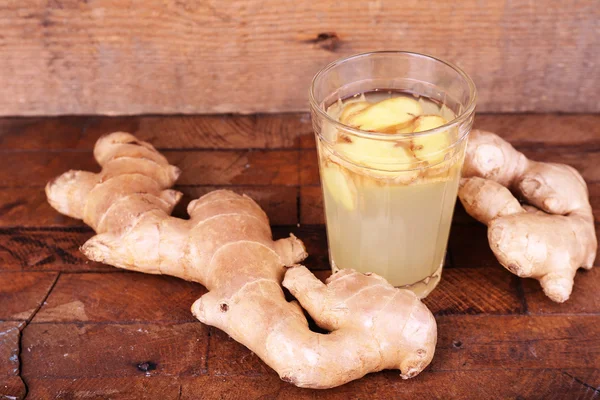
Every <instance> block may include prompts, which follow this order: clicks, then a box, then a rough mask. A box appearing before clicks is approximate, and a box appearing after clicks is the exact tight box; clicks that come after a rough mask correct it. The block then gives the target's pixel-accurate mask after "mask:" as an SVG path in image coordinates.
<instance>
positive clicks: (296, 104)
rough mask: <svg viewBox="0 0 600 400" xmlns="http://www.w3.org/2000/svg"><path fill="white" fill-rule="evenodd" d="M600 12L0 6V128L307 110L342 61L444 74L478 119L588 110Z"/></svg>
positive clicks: (195, 0)
mask: <svg viewBox="0 0 600 400" xmlns="http://www.w3.org/2000/svg"><path fill="white" fill-rule="evenodd" d="M599 21H600V7H599V6H598V0H570V1H560V2H559V1H555V0H544V1H542V0H540V1H513V0H490V1H485V2H484V1H480V0H465V1H461V2H459V3H456V2H451V1H446V0H434V1H428V2H424V1H421V0H405V1H396V0H373V1H363V0H347V1H344V2H340V1H338V0H323V1H303V2H302V1H300V2H291V1H286V0H262V1H259V0H223V1H221V0H190V1H181V0H127V1H114V0H85V1H84V0H31V1H23V0H4V1H2V2H0V26H1V29H0V87H1V88H2V96H0V115H55V114H148V113H154V114H169V113H185V114H192V113H255V112H282V111H297V110H306V109H307V106H308V104H307V91H308V87H309V83H310V80H311V77H312V76H313V75H314V74H315V72H317V71H318V70H319V69H320V68H321V67H323V66H324V65H326V64H327V63H329V62H331V61H333V60H335V59H337V58H340V57H342V56H346V55H350V54H354V53H359V52H364V51H372V50H382V49H403V50H410V51H417V52H424V53H429V54H433V55H436V56H439V57H442V58H445V59H448V60H450V61H453V62H455V63H456V64H458V65H459V66H461V67H462V68H464V69H465V70H466V71H467V72H468V73H469V74H471V76H472V77H473V78H474V80H475V81H476V84H477V86H478V88H479V93H480V96H479V110H480V111H492V112H513V111H517V112H522V111H537V112H542V111H562V112H598V111H600V91H598V78H600V59H599V57H600V39H599V38H600V22H599Z"/></svg>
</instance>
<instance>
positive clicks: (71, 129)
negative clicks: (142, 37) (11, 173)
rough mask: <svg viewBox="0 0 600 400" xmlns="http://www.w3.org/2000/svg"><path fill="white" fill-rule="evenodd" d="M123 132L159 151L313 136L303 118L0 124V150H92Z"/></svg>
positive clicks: (266, 144) (276, 145)
mask: <svg viewBox="0 0 600 400" xmlns="http://www.w3.org/2000/svg"><path fill="white" fill-rule="evenodd" d="M116 131H124V132H129V133H132V134H134V135H136V136H137V137H138V138H139V139H141V140H145V141H148V142H150V143H152V144H153V145H154V146H155V147H157V148H159V149H248V148H255V149H281V148H296V147H298V146H299V142H300V137H302V136H307V135H313V131H312V125H311V123H310V117H309V115H308V114H307V113H290V114H258V115H192V116H165V117H163V116H131V117H98V116H79V117H73V116H68V117H65V116H63V117H37V118H3V119H0V150H65V149H77V150H92V149H93V147H94V143H95V142H96V140H98V138H99V137H100V136H102V135H104V134H107V133H111V132H116Z"/></svg>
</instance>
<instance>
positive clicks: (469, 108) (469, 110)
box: [308, 50, 477, 141]
mask: <svg viewBox="0 0 600 400" xmlns="http://www.w3.org/2000/svg"><path fill="white" fill-rule="evenodd" d="M381 54H396V55H398V54H403V55H409V56H414V57H423V58H427V59H430V60H433V61H437V62H440V63H442V64H445V65H447V66H448V67H450V68H452V69H453V70H454V71H456V72H457V73H458V74H459V75H460V76H461V77H462V78H463V79H464V80H465V82H466V83H467V86H468V87H469V96H470V98H469V102H468V104H467V105H466V107H465V109H464V110H463V112H461V113H460V114H459V115H458V116H457V117H456V118H454V119H453V120H451V121H449V122H447V123H445V124H444V125H441V126H439V127H437V128H433V129H429V130H426V131H421V132H412V133H381V132H370V131H364V130H362V129H357V128H353V127H351V126H349V125H346V124H343V123H341V122H340V121H338V120H337V119H335V118H333V117H331V116H330V115H329V114H328V113H327V111H326V110H324V109H322V108H321V107H320V104H319V103H318V102H317V100H316V98H315V93H314V92H315V84H316V81H317V80H318V79H319V78H320V77H322V76H323V75H324V74H325V73H327V72H328V71H329V70H331V69H332V68H334V67H336V66H337V65H340V64H342V63H345V62H349V61H352V60H355V59H358V58H361V57H370V56H375V55H381ZM308 99H309V102H310V106H311V108H312V109H314V110H315V111H316V112H317V114H319V115H320V116H321V117H322V118H325V120H327V121H328V122H329V123H331V124H333V125H334V126H335V127H336V128H341V129H343V130H344V131H346V132H350V133H352V134H354V135H356V136H359V137H364V138H367V139H369V138H370V139H380V140H390V141H391V140H397V139H399V138H409V137H415V136H428V135H434V134H436V133H440V132H442V131H446V130H448V129H449V128H452V127H454V126H456V125H460V124H461V123H462V122H463V121H464V120H466V119H467V118H469V116H470V115H472V114H473V112H474V111H475V106H476V101H477V88H476V87H475V82H473V79H471V77H470V76H469V75H468V74H467V73H466V72H465V71H463V70H462V69H461V68H460V67H458V66H457V65H455V64H453V63H451V62H449V61H446V60H442V59H441V58H437V57H434V56H431V55H429V54H424V53H416V52H411V51H402V50H381V51H370V52H366V53H358V54H354V55H350V56H348V57H343V58H339V59H337V60H335V61H333V62H331V63H329V64H328V65H326V66H325V67H323V68H322V69H321V70H319V72H317V73H316V74H315V76H314V77H313V79H312V81H311V83H310V89H309V93H308Z"/></svg>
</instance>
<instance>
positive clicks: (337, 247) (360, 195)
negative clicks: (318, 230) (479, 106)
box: [319, 94, 463, 297]
mask: <svg viewBox="0 0 600 400" xmlns="http://www.w3.org/2000/svg"><path fill="white" fill-rule="evenodd" d="M375 95H376V96H382V95H379V94H375ZM367 96H369V95H367ZM388 96H389V95H388ZM420 101H421V103H423V102H424V101H427V100H423V99H421V100H420ZM429 103H430V104H427V105H424V107H423V108H424V109H425V108H426V107H427V113H428V114H431V113H433V112H436V113H437V114H438V115H442V114H443V113H445V116H446V118H447V119H451V118H454V117H453V116H451V118H448V112H449V111H448V110H441V109H440V106H438V105H437V104H436V103H433V102H430V101H429ZM462 153H463V152H462V151H459V152H454V153H453V155H452V156H451V157H446V160H445V161H443V162H441V163H438V164H437V165H435V166H432V167H431V168H428V167H425V168H422V169H420V170H418V171H409V172H402V171H398V172H385V173H382V174H379V173H378V172H377V171H375V172H373V171H369V170H368V169H366V168H365V169H361V168H360V167H358V168H357V167H356V165H354V166H352V165H351V164H349V163H347V162H345V161H344V160H342V159H340V158H339V157H336V156H335V155H333V154H332V153H331V152H330V151H329V150H328V149H327V148H325V147H324V145H322V144H320V145H319V156H320V158H321V160H320V166H321V169H322V173H321V177H322V179H327V175H326V174H323V169H325V168H338V170H340V171H343V176H345V178H346V180H347V181H346V182H347V183H348V185H349V187H351V189H352V195H353V196H354V198H353V199H352V207H348V203H346V204H343V203H342V202H341V201H340V198H339V197H340V196H339V193H337V194H336V193H332V188H331V185H328V184H327V182H324V185H323V191H324V201H325V215H326V222H327V235H328V240H329V251H330V260H331V264H332V268H333V269H334V270H336V269H338V268H339V269H342V268H352V269H355V270H357V271H360V272H373V273H376V274H378V275H381V276H383V277H384V278H386V279H387V280H388V281H389V282H390V283H391V284H393V285H394V286H400V287H401V286H406V287H409V288H410V289H412V290H414V291H415V293H417V294H418V295H419V296H420V297H425V296H426V295H427V294H428V293H429V292H430V291H431V290H432V289H433V288H434V287H435V286H436V285H437V283H438V282H439V279H440V277H441V267H442V265H443V263H444V259H445V253H446V245H447V241H448V235H449V231H450V224H451V221H452V214H453V211H454V205H455V202H456V194H457V190H458V183H459V179H460V167H461V165H462V159H463V154H462ZM415 174H417V175H418V177H416V178H414V176H415ZM403 175H409V176H411V177H413V178H411V179H405V178H406V177H405V176H403Z"/></svg>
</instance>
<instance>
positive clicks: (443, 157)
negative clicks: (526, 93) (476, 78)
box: [310, 51, 476, 298]
mask: <svg viewBox="0 0 600 400" xmlns="http://www.w3.org/2000/svg"><path fill="white" fill-rule="evenodd" d="M475 100H476V90H475V85H474V83H473V81H472V80H471V78H469V77H468V76H467V75H466V74H465V73H464V72H463V71H461V70H460V69H459V68H457V67H456V66H454V65H452V64H450V63H447V62H444V61H441V60H438V59H436V58H433V57H430V56H426V55H422V54H417V53H408V52H399V51H386V52H374V53H366V54H359V55H355V56H352V57H349V58H345V59H342V60H338V61H336V62H334V63H332V64H330V65H328V66H327V67H325V68H324V69H322V70H321V71H320V72H319V73H317V75H316V76H315V78H314V79H313V82H312V85H311V88H310V103H311V114H312V123H313V127H314V130H315V134H316V139H317V150H318V158H319V171H320V176H321V184H322V189H323V196H324V205H325V220H326V225H327V237H328V241H329V259H330V262H331V267H332V269H333V271H334V272H335V271H336V270H337V269H341V268H352V269H355V270H357V271H360V272H373V273H376V274H378V275H381V276H383V277H384V278H386V279H387V280H388V281H389V282H390V283H391V284H393V285H394V286H398V287H406V288H409V289H411V290H413V291H414V292H415V293H416V294H417V295H418V296H419V297H421V298H423V297H425V296H427V295H428V294H429V293H430V292H431V290H433V289H434V288H435V286H436V285H437V284H438V282H439V280H440V278H441V273H442V266H443V264H444V259H445V254H446V246H447V243H448V235H449V232H450V224H451V221H452V214H453V211H454V204H455V202H456V194H457V190H458V184H459V180H460V171H461V168H462V164H463V160H464V153H465V147H466V142H467V137H468V135H469V132H470V130H471V126H472V123H473V116H474V110H475Z"/></svg>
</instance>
